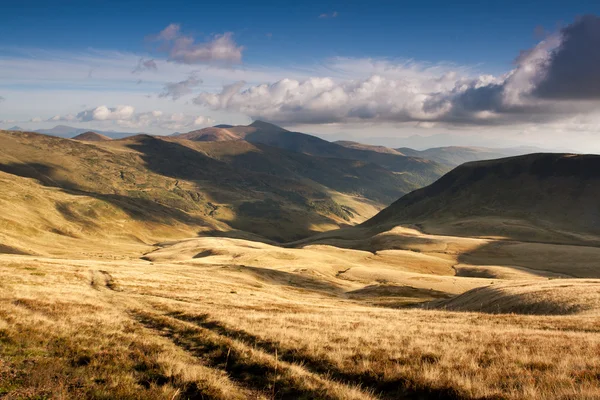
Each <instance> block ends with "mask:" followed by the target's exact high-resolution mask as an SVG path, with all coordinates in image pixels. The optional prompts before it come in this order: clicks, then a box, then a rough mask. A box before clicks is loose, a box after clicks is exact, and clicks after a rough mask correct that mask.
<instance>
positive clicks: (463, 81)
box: [194, 16, 600, 126]
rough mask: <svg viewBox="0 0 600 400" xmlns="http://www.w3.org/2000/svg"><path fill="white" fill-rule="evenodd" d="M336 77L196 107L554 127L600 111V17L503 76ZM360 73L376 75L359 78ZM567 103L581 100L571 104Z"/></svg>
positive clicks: (433, 70)
mask: <svg viewBox="0 0 600 400" xmlns="http://www.w3.org/2000/svg"><path fill="white" fill-rule="evenodd" d="M344 61H347V60H343V59H341V60H338V62H339V63H341V67H340V66H339V65H338V66H336V65H335V62H334V63H333V65H332V67H331V70H330V72H333V73H336V74H338V76H339V75H340V72H341V75H343V74H344V73H348V72H349V73H348V78H347V79H335V78H333V77H312V78H308V79H304V80H298V79H293V78H285V79H281V80H278V81H276V82H274V83H263V84H258V85H250V86H246V85H245V83H244V82H237V83H235V84H229V85H225V86H223V88H222V90H221V92H220V93H214V92H204V93H201V94H200V95H199V96H197V97H196V98H195V99H194V103H195V104H199V105H203V106H206V107H209V108H211V109H212V110H227V111H234V112H240V113H244V114H246V115H248V116H250V117H252V118H258V119H266V120H268V121H272V122H275V123H280V124H284V125H285V124H292V125H294V124H326V123H359V122H369V123H370V122H379V123H382V122H399V123H402V122H417V123H418V122H436V123H444V124H453V125H478V126H486V125H498V126H507V125H514V124H523V123H548V122H553V121H557V120H560V119H563V118H566V117H569V116H573V115H576V114H579V113H593V112H596V110H598V108H599V106H600V84H599V83H598V82H600V72H599V71H600V69H598V64H599V63H600V18H598V17H591V16H588V17H583V18H581V19H579V20H577V21H576V22H575V23H573V24H572V25H569V26H567V27H566V28H564V29H562V30H561V31H560V32H559V33H557V34H554V35H550V36H549V37H547V38H546V39H545V40H543V41H541V42H540V43H539V44H538V45H537V46H535V47H534V48H532V49H530V50H528V51H526V52H522V53H521V55H520V56H519V57H518V58H517V60H516V64H517V65H516V67H515V68H514V69H513V70H512V71H510V72H508V73H506V74H504V75H501V76H491V75H480V76H476V77H472V76H470V75H471V74H469V71H468V70H466V69H464V68H456V69H453V68H452V66H451V65H436V66H429V65H427V64H419V63H414V62H412V61H407V62H405V63H398V64H396V65H393V64H390V63H389V62H386V61H372V60H361V61H355V62H350V65H346V66H345V70H344ZM356 72H362V73H366V72H370V74H369V75H370V76H368V77H366V78H360V79H356V78H354V77H353V76H356ZM562 100H579V101H577V102H573V101H571V102H566V101H562Z"/></svg>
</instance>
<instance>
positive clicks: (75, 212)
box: [0, 132, 415, 252]
mask: <svg viewBox="0 0 600 400" xmlns="http://www.w3.org/2000/svg"><path fill="white" fill-rule="evenodd" d="M0 142H1V148H2V151H1V152H0V173H1V174H2V179H3V182H4V187H5V188H7V189H8V188H10V191H9V190H5V191H3V193H2V194H0V201H3V202H4V203H5V204H6V209H7V210H9V209H13V210H15V212H18V213H23V215H24V216H27V218H17V217H15V215H10V214H9V213H3V214H2V220H3V221H4V222H3V223H4V225H5V226H6V227H7V229H6V230H5V231H4V232H3V236H4V237H5V239H4V242H7V241H8V239H7V238H6V237H7V236H11V237H12V238H13V239H14V240H12V242H15V240H16V238H18V237H20V238H21V239H23V238H25V241H29V239H32V241H35V240H34V239H35V237H36V236H38V237H40V240H39V241H38V242H39V243H43V242H44V241H45V240H48V239H49V237H53V236H48V232H56V233H55V234H54V235H55V238H56V239H61V240H62V239H65V238H66V237H71V239H72V238H74V237H75V238H76V237H77V236H78V235H79V236H85V235H95V234H98V235H99V237H100V238H101V237H114V235H119V234H120V233H119V232H120V231H124V232H126V234H123V235H121V236H130V237H131V239H133V240H136V241H139V242H140V243H152V241H153V240H154V239H160V238H163V239H166V238H169V237H185V236H193V235H194V234H195V233H196V232H198V231H200V230H204V231H206V230H230V229H231V227H233V228H235V229H242V230H245V231H249V232H253V233H255V234H258V235H262V236H265V237H268V238H271V239H274V240H282V241H285V240H292V239H297V238H298V237H301V236H306V235H309V234H311V233H313V232H315V231H321V230H324V229H332V228H336V227H338V226H340V225H344V224H351V223H356V222H362V221H363V220H364V219H365V218H367V217H369V216H371V215H373V214H374V213H375V212H376V211H377V210H378V209H380V208H381V207H382V206H383V204H385V203H387V202H390V201H391V200H392V199H393V198H395V197H397V196H398V195H401V194H402V193H405V192H408V191H410V190H412V189H414V187H415V186H414V185H413V184H411V183H408V182H407V181H406V180H405V179H404V177H403V176H402V175H398V174H394V173H391V172H390V171H387V170H384V169H383V168H381V167H379V166H377V165H373V164H365V163H361V162H356V161H352V160H340V159H324V158H319V157H311V156H307V155H303V154H297V153H294V152H286V151H284V150H279V149H273V148H270V147H265V146H260V145H258V146H256V145H252V144H249V143H247V142H236V143H235V144H231V143H195V142H189V141H182V140H176V139H168V138H165V139H159V138H153V137H150V136H145V135H140V136H136V137H133V138H128V139H123V140H115V141H106V142H95V143H82V142H78V141H72V140H66V139H59V138H55V137H50V136H45V135H38V134H33V133H19V132H2V133H0ZM16 199H19V200H16ZM43 214H46V215H48V216H52V218H46V217H45V216H44V215H43ZM28 218H29V219H28ZM123 221H124V222H123ZM132 221H134V222H135V224H134V225H135V226H133V225H131V224H130V223H131V222H132ZM121 222H123V223H124V224H125V225H126V229H123V228H125V226H123V227H121V228H119V227H118V226H119V224H120V223H121ZM100 226H102V228H100ZM33 227H37V228H33ZM93 227H96V229H93ZM8 228H10V229H8ZM13 228H14V229H13ZM63 228H64V229H63ZM24 231H28V232H30V233H32V232H34V233H33V234H31V235H28V236H25V237H23V236H22V235H21V232H24ZM11 232H12V233H11ZM73 232H79V233H77V234H75V233H73ZM56 235H58V236H56ZM42 237H43V238H44V239H43V240H42V239H41V238H42ZM71 239H65V240H67V241H68V242H71ZM14 244H15V243H13V245H14ZM16 244H17V245H18V243H16ZM4 245H5V246H8V244H4ZM11 246H12V245H11ZM68 246H69V245H67V247H68ZM17 247H18V246H17ZM25 247H27V246H25ZM29 251H31V252H37V251H36V250H35V246H33V245H32V246H29Z"/></svg>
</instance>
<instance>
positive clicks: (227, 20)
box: [0, 0, 600, 152]
mask: <svg viewBox="0 0 600 400" xmlns="http://www.w3.org/2000/svg"><path fill="white" fill-rule="evenodd" d="M187 3H188V2H184V1H179V0H175V1H170V2H168V3H167V2H150V3H148V2H141V1H129V2H127V3H124V4H123V3H121V2H118V3H117V2H100V3H94V4H92V3H89V2H72V1H66V0H59V1H55V2H52V3H49V2H46V1H41V0H30V1H23V2H18V3H17V2H14V3H13V4H10V5H5V6H4V7H3V11H4V17H5V18H4V22H3V24H2V26H0V36H1V37H3V38H4V39H5V40H3V43H2V45H1V46H0V129H6V128H10V127H12V126H14V125H17V126H20V127H22V128H23V129H27V130H34V129H40V128H50V127H52V126H55V125H59V124H62V125H70V126H76V127H80V128H89V129H96V130H115V131H124V132H147V133H152V134H159V135H165V134H171V133H173V132H176V131H178V132H187V131H191V130H195V129H199V128H202V127H206V126H210V125H214V124H221V123H225V124H247V123H249V122H251V121H252V120H255V119H260V120H265V121H269V122H272V123H275V124H278V125H280V126H283V127H285V128H287V129H290V130H296V131H302V132H307V133H312V134H317V135H319V136H321V137H324V138H328V139H332V140H334V139H335V140H337V139H342V138H346V139H352V140H357V141H361V142H366V143H373V144H387V143H393V141H394V138H403V137H409V136H412V135H419V136H425V137H427V136H430V137H431V140H430V141H431V142H433V143H435V142H436V141H439V145H450V144H458V145H466V144H472V145H485V146H489V147H508V146H518V145H524V146H537V147H541V148H546V149H554V150H569V151H579V152H600V142H599V141H598V140H597V133H598V128H599V127H600V112H599V111H598V110H600V108H599V106H600V70H599V69H598V68H597V66H598V65H600V17H598V15H600V4H597V5H591V4H589V2H585V1H571V2H569V3H565V2H560V1H549V2H544V3H541V2H535V1H530V2H516V1H509V2H502V3H500V2H498V3H488V4H487V5H486V7H485V8H484V9H480V8H479V7H464V8H460V9H458V8H456V7H455V6H453V5H451V4H445V2H441V1H433V0H430V1H420V2H408V3H406V2H405V3H404V4H402V5H399V4H393V3H392V2H387V1H378V2H374V3H372V2H369V3H367V2H365V3H358V2H341V1H329V2H314V1H309V2H307V3H304V4H302V5H301V6H300V5H298V6H291V7H285V8H282V7H277V5H276V4H274V3H272V2H259V3H254V4H253V5H252V6H249V5H247V4H246V3H244V2H238V1H225V2H220V4H219V5H218V6H211V5H190V4H187ZM256 21H261V23H260V24H256ZM432 147H433V146H432Z"/></svg>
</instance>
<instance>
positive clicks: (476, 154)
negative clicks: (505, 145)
mask: <svg viewBox="0 0 600 400" xmlns="http://www.w3.org/2000/svg"><path fill="white" fill-rule="evenodd" d="M395 150H396V151H398V152H399V153H400V154H404V155H406V156H411V157H421V158H426V159H428V160H433V161H436V162H439V163H441V164H445V165H449V166H452V167H455V166H458V165H460V164H464V163H466V162H471V161H480V160H492V159H494V158H502V157H509V156H513V155H520V154H526V153H530V152H531V151H527V150H525V149H523V152H522V153H520V152H519V151H518V150H516V149H513V150H510V149H490V148H485V147H460V146H449V147H436V148H431V149H427V150H422V151H419V150H413V149H410V148H408V147H401V148H398V149H395Z"/></svg>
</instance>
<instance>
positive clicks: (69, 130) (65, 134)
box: [34, 125, 136, 139]
mask: <svg viewBox="0 0 600 400" xmlns="http://www.w3.org/2000/svg"><path fill="white" fill-rule="evenodd" d="M88 131H89V129H84V128H75V127H73V126H68V125H56V126H55V127H54V128H49V129H38V130H36V131H34V132H36V133H43V134H44V135H52V136H58V137H62V138H72V137H74V136H77V135H79V134H82V133H85V132H88ZM94 132H96V133H99V134H101V135H104V136H107V137H109V138H111V139H121V138H124V137H128V136H133V135H136V133H129V132H114V131H94Z"/></svg>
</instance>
